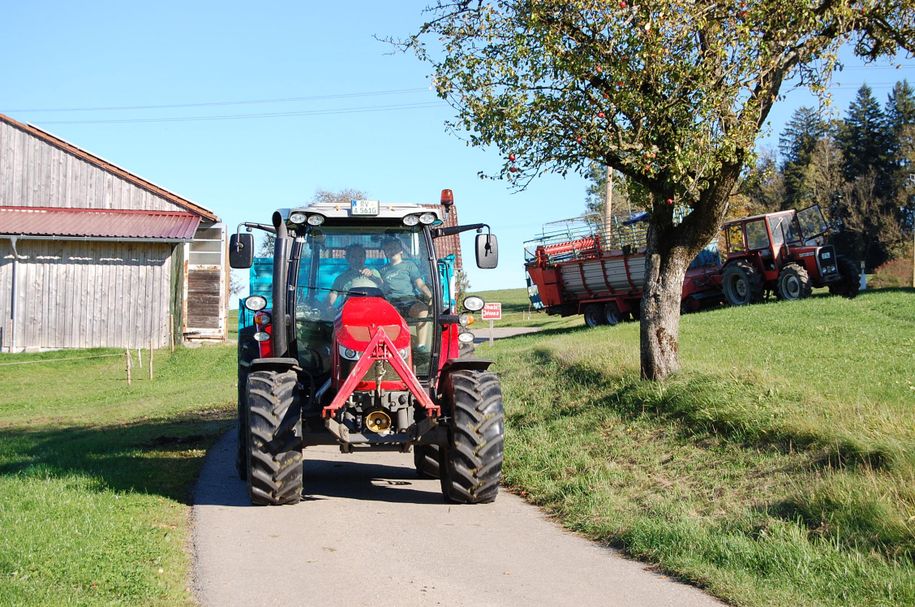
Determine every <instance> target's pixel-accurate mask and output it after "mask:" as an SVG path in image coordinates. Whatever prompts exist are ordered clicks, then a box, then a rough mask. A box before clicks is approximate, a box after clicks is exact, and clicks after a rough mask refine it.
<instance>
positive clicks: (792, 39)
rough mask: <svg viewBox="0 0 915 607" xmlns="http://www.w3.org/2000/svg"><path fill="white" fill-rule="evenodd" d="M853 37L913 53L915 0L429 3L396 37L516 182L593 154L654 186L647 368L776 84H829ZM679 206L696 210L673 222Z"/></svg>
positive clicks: (661, 368) (673, 365)
mask: <svg viewBox="0 0 915 607" xmlns="http://www.w3.org/2000/svg"><path fill="white" fill-rule="evenodd" d="M429 39H433V40H434V41H435V48H434V49H432V48H430V47H428V46H427V41H428V40H429ZM848 41H852V42H853V43H854V44H855V50H856V52H857V53H858V54H859V55H863V56H865V57H868V58H871V59H873V58H877V57H879V56H882V55H892V54H894V53H895V52H896V50H897V48H898V47H900V46H901V47H904V48H906V49H908V50H910V51H911V50H913V49H915V42H913V41H915V0H889V1H877V0H863V1H855V2H838V1H831V0H819V1H810V0H739V1H730V2H721V1H719V2H710V1H700V2H693V1H690V0H654V1H652V2H633V3H629V2H626V1H625V0H622V1H614V2H610V1H608V0H503V1H495V0H459V1H450V0H438V2H437V3H436V4H435V5H433V6H432V7H431V8H430V9H429V19H428V20H427V22H426V23H425V24H424V25H423V26H422V27H421V28H420V30H419V32H418V33H417V34H416V35H414V36H413V37H412V38H411V39H409V40H408V41H406V42H405V43H404V44H405V46H406V47H407V48H411V49H413V50H414V51H416V53H417V54H418V55H419V57H420V58H422V59H424V60H427V61H429V62H430V63H431V66H432V71H433V78H434V85H435V89H436V91H437V92H438V94H439V95H440V96H441V97H442V98H443V99H446V100H447V101H448V102H449V103H450V104H451V105H452V106H453V107H454V108H455V110H456V112H457V116H456V119H455V120H454V121H452V122H451V123H450V124H449V126H450V128H452V129H454V130H455V131H458V132H460V133H462V134H465V135H466V136H467V138H468V140H469V143H470V144H472V145H477V146H495V147H497V148H498V149H499V150H500V151H501V152H502V153H503V154H504V156H505V158H506V161H505V162H504V163H503V165H502V170H501V172H500V174H499V175H500V176H501V177H505V178H508V179H509V180H511V181H512V182H513V183H514V184H515V185H516V186H517V187H524V186H525V185H526V184H527V183H528V182H529V181H530V180H531V179H533V178H535V177H536V176H538V175H540V174H543V173H545V172H556V173H560V174H566V173H568V172H570V171H575V172H578V173H581V174H586V172H587V170H588V167H589V166H590V163H592V162H595V163H598V164H600V165H602V166H610V167H612V168H613V169H615V170H616V171H619V172H620V173H622V174H624V175H625V176H626V177H627V178H628V179H631V180H632V181H634V182H635V183H638V184H640V185H641V186H642V187H644V188H645V189H646V190H647V191H648V192H650V194H651V220H650V227H649V238H648V252H647V255H646V285H645V296H644V297H643V299H642V310H641V317H642V373H643V375H644V376H645V377H649V378H662V377H664V376H666V375H667V374H669V373H670V372H672V371H675V370H676V369H677V367H678V359H677V351H678V345H677V344H678V334H679V321H678V318H679V316H678V315H679V296H680V289H681V287H682V282H683V276H684V274H685V271H686V266H687V264H688V259H689V258H690V257H692V256H693V255H694V254H695V253H696V252H697V251H698V250H699V249H700V248H701V247H702V246H703V245H704V244H705V243H706V242H708V240H709V239H711V237H712V236H713V235H714V234H715V232H716V231H717V227H718V225H719V223H720V221H721V219H722V217H723V216H724V213H725V210H726V208H727V204H728V201H729V199H730V195H731V191H732V189H733V187H734V185H735V184H736V182H737V180H738V178H739V176H740V174H741V171H742V169H743V167H744V164H745V163H746V162H747V161H748V160H749V159H750V158H752V155H753V148H754V143H755V140H756V136H757V133H758V131H759V129H760V127H761V126H762V125H763V124H764V122H765V120H766V117H767V116H768V114H769V111H770V110H771V108H772V106H773V104H774V103H775V102H776V100H777V99H778V97H779V95H780V94H781V93H782V92H783V91H782V85H783V83H784V82H785V81H786V79H789V78H791V77H797V82H799V83H800V85H803V86H808V87H810V88H812V89H813V90H815V91H818V92H823V91H825V90H826V87H827V85H828V83H829V78H830V75H831V73H832V71H833V69H834V67H835V66H836V63H837V51H838V49H839V48H840V47H841V46H842V45H843V44H844V43H846V42H848ZM676 204H684V205H688V206H690V207H692V209H693V212H692V213H690V214H689V215H688V216H687V217H686V218H685V219H684V220H683V221H682V222H679V223H676V222H675V221H674V212H673V211H674V206H675V205H676Z"/></svg>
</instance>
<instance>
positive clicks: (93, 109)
mask: <svg viewBox="0 0 915 607" xmlns="http://www.w3.org/2000/svg"><path fill="white" fill-rule="evenodd" d="M428 90H429V89H428V88H411V89H391V90H386V91H366V92H362V93H334V94H330V95H308V96H305V97H279V98H276V99H246V100H241V101H202V102H198V103H170V104H162V105H112V106H98V107H70V108H32V109H10V110H3V112H4V113H13V112H22V113H25V112H32V113H37V112H103V111H104V112H108V111H120V110H160V109H163V110H164V109H176V108H190V107H213V106H227V105H253V104H260V103H290V102H294V101H322V100H328V99H351V98H354V97H378V96H383V95H401V94H404V93H418V92H421V91H428Z"/></svg>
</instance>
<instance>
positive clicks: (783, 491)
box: [484, 290, 915, 606]
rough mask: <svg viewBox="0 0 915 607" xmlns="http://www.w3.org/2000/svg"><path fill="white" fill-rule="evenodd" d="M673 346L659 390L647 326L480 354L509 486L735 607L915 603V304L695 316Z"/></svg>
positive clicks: (562, 333)
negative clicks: (488, 367) (490, 361)
mask: <svg viewBox="0 0 915 607" xmlns="http://www.w3.org/2000/svg"><path fill="white" fill-rule="evenodd" d="M484 296H485V294H484ZM503 297H504V295H503ZM506 299H508V297H506ZM680 345H681V361H682V363H683V371H682V373H680V374H679V375H678V376H676V377H674V378H672V379H671V380H670V381H668V382H666V383H664V384H658V383H643V382H640V381H639V380H638V325H637V324H636V323H624V324H621V325H619V326H616V327H603V328H599V329H593V330H589V329H586V328H583V327H581V326H580V325H579V326H577V327H572V328H562V327H558V328H557V327H556V326H554V327H552V328H548V329H547V330H546V331H544V332H542V333H540V334H539V335H535V336H525V337H518V338H513V339H509V340H504V341H501V342H497V343H496V345H495V347H494V348H492V349H491V350H489V349H488V348H486V349H484V352H485V355H486V356H490V355H492V356H494V357H495V360H496V367H497V370H498V372H499V373H500V375H501V376H502V380H503V386H504V393H505V400H506V408H507V416H508V423H507V429H506V465H505V475H506V482H507V483H508V485H509V486H510V487H511V488H512V489H513V490H515V491H516V492H518V493H520V494H521V495H523V496H525V497H526V498H527V499H528V500H529V501H532V502H533V503H536V504H539V505H542V506H543V507H545V508H546V509H547V510H548V511H549V512H551V513H552V514H554V515H556V516H557V518H558V519H559V520H561V521H562V522H563V524H564V525H566V526H567V527H569V528H570V529H574V530H576V531H579V532H581V533H584V534H585V535H587V536H589V537H592V538H594V539H598V540H601V541H605V542H608V543H611V544H614V545H618V546H622V547H624V548H625V549H626V550H628V551H629V552H630V553H632V554H634V555H637V556H639V557H641V558H644V559H646V560H649V561H651V562H655V563H658V564H660V565H661V567H662V568H663V569H665V570H667V571H669V572H672V573H674V574H676V575H678V576H680V577H682V578H684V579H688V580H691V581H693V582H695V583H698V584H700V585H702V586H705V587H707V588H709V589H710V590H711V591H712V592H713V593H714V594H716V595H718V596H721V597H723V598H725V599H727V600H729V601H731V602H733V603H734V604H738V605H887V606H890V605H915V292H913V291H911V290H908V291H884V292H879V291H872V292H867V293H865V294H862V295H861V296H859V297H858V298H856V299H854V300H850V301H849V300H846V299H841V298H833V297H814V298H811V299H809V300H806V301H802V302H793V303H769V304H765V305H757V306H752V307H749V308H739V309H735V308H730V309H720V310H714V311H709V312H704V313H699V314H692V315H688V316H686V317H684V318H683V320H682V324H681V343H680Z"/></svg>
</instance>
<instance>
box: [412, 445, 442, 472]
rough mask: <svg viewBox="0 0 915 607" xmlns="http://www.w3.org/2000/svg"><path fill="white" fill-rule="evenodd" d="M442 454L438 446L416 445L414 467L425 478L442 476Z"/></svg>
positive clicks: (414, 448)
mask: <svg viewBox="0 0 915 607" xmlns="http://www.w3.org/2000/svg"><path fill="white" fill-rule="evenodd" d="M441 455H442V452H441V449H439V446H438V445H416V446H415V447H413V466H414V467H416V473H417V474H418V475H419V476H421V477H424V478H439V477H440V476H441V465H440V461H441V460H440V458H441Z"/></svg>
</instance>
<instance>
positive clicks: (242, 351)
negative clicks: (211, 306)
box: [235, 327, 259, 481]
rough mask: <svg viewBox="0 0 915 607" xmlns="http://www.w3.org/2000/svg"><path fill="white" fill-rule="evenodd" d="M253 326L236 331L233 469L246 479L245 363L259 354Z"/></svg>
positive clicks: (246, 378) (246, 367)
mask: <svg viewBox="0 0 915 607" xmlns="http://www.w3.org/2000/svg"><path fill="white" fill-rule="evenodd" d="M254 332H255V328H254V327H245V328H243V329H242V330H241V331H239V332H238V448H237V449H236V452H235V471H236V472H237V473H238V478H240V479H241V480H243V481H244V480H248V464H247V459H248V407H247V405H246V401H245V384H247V382H248V369H249V367H248V366H247V365H243V364H241V363H242V362H245V363H250V362H251V361H252V360H254V359H255V358H257V357H258V356H259V353H258V347H257V342H256V341H254Z"/></svg>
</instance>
